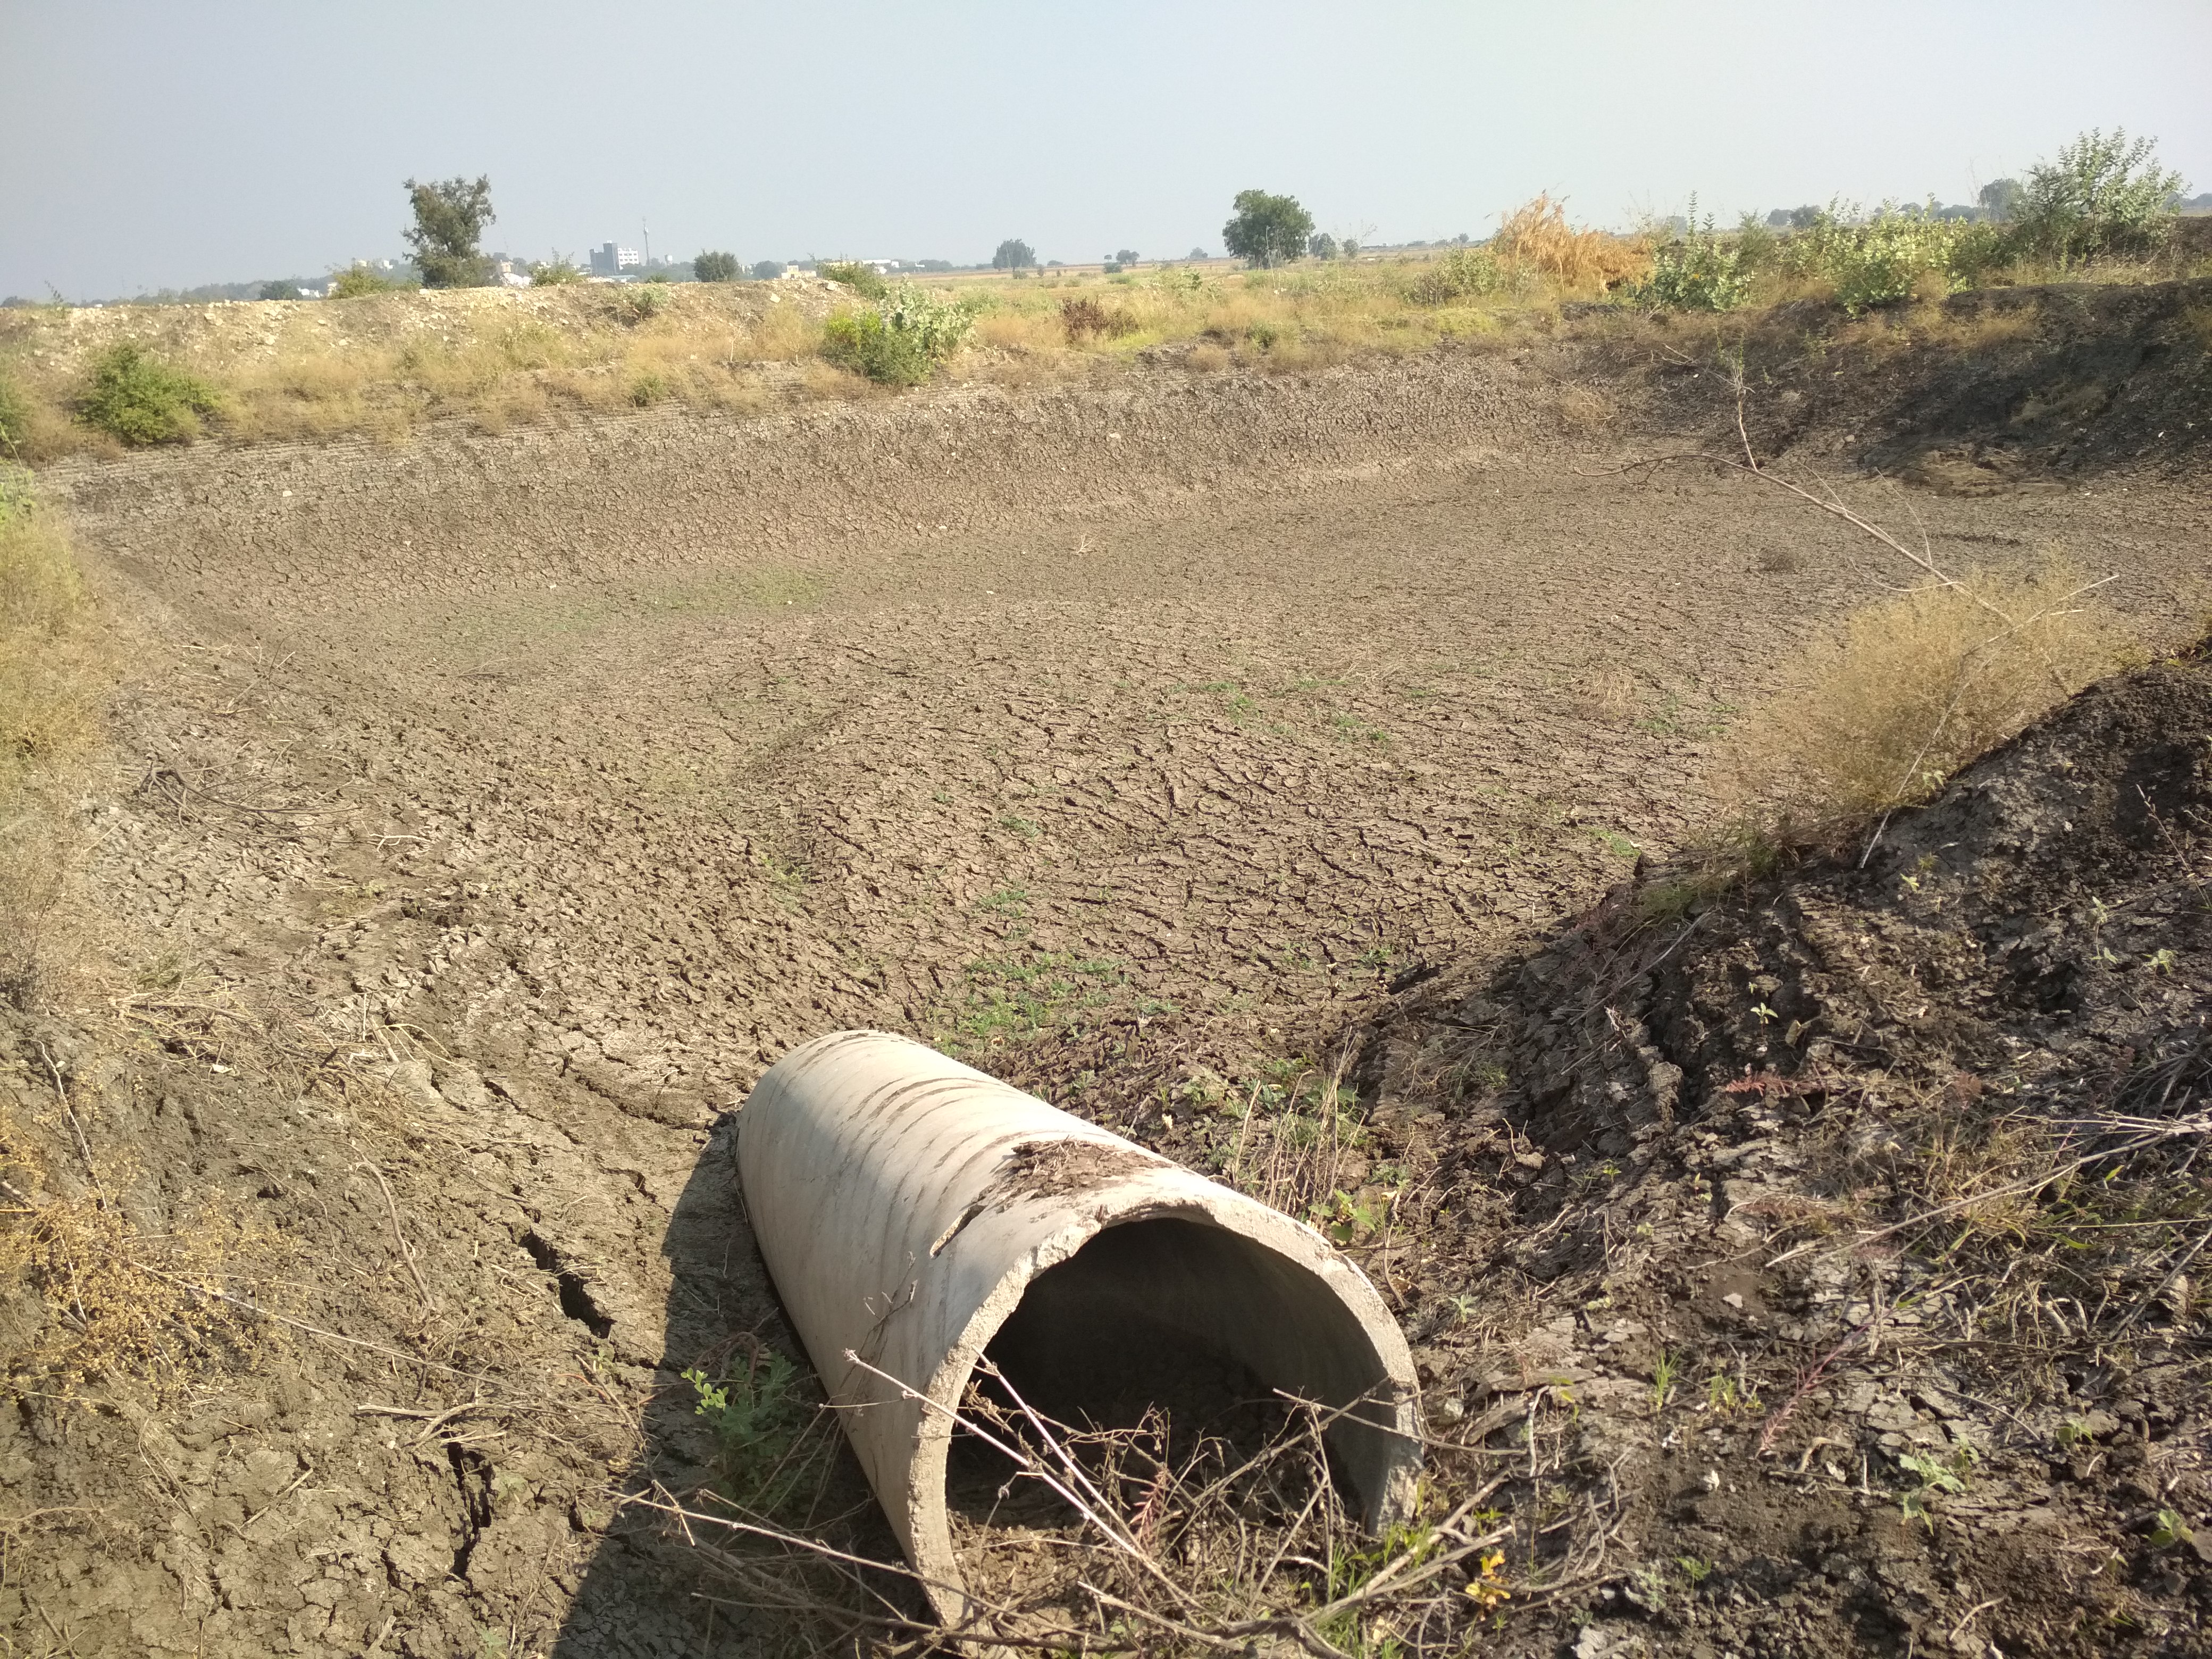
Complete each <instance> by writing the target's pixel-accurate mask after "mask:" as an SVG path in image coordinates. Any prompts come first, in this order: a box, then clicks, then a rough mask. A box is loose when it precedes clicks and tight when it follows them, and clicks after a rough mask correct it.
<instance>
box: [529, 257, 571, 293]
mask: <svg viewBox="0 0 2212 1659" xmlns="http://www.w3.org/2000/svg"><path fill="white" fill-rule="evenodd" d="M526 269H527V270H529V272H530V281H531V283H532V285H533V286H534V287H538V288H566V287H567V286H568V284H569V283H580V282H582V281H583V280H584V273H583V271H582V270H581V269H580V267H579V266H578V265H577V264H576V262H575V261H574V259H571V258H569V257H568V255H567V254H565V253H556V254H555V255H554V256H553V257H552V258H550V259H548V260H546V261H544V263H543V264H534V265H530V266H527V267H526Z"/></svg>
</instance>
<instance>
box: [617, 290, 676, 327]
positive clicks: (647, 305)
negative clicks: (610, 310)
mask: <svg viewBox="0 0 2212 1659" xmlns="http://www.w3.org/2000/svg"><path fill="white" fill-rule="evenodd" d="M667 309H668V288H667V285H666V284H665V283H637V284H636V285H635V287H628V288H624V289H623V291H622V296H621V297H620V298H619V299H617V301H615V316H616V317H617V319H620V320H621V321H623V322H625V323H628V324H629V325H630V326H631V327H633V328H635V326H637V325H638V324H640V323H642V322H646V321H647V320H649V319H652V318H654V317H658V316H659V315H660V313H662V312H664V311H665V310H667Z"/></svg>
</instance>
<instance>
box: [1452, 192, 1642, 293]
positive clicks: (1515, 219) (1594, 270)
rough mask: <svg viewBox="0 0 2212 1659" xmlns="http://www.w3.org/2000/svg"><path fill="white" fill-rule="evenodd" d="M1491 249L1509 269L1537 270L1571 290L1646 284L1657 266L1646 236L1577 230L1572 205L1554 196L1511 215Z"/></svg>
mask: <svg viewBox="0 0 2212 1659" xmlns="http://www.w3.org/2000/svg"><path fill="white" fill-rule="evenodd" d="M1490 247H1491V252H1492V254H1493V255H1494V256H1495V257H1496V258H1497V260H1498V264H1501V265H1503V266H1504V268H1505V269H1507V270H1526V271H1533V272H1534V273H1535V274H1536V275H1538V276H1541V277H1543V278H1544V279H1545V280H1546V281H1547V282H1549V283H1552V284H1553V285H1554V286H1555V287H1558V288H1562V289H1571V290H1583V291H1587V290H1589V289H1595V290H1596V291H1597V292H1598V293H1600V294H1606V293H1609V292H1611V291H1612V290H1613V289H1614V288H1617V287H1619V286H1620V284H1622V283H1635V282H1640V281H1641V280H1642V279H1643V278H1644V276H1645V274H1646V273H1647V272H1649V271H1650V269H1651V255H1650V252H1649V250H1648V249H1647V248H1646V247H1645V246H1644V243H1643V242H1642V241H1641V240H1637V239H1633V238H1626V237H1620V236H1614V235H1612V234H1608V233H1607V232H1605V231H1602V230H1577V229H1576V228H1574V227H1573V226H1571V225H1570V224H1569V223H1568V222H1567V210H1566V204H1565V203H1564V202H1555V201H1553V199H1552V198H1551V197H1550V196H1548V195H1540V196H1538V197H1535V198H1534V200H1532V201H1528V202H1524V203H1522V204H1521V205H1520V206H1519V207H1517V208H1516V209H1514V210H1513V211H1512V212H1510V213H1509V214H1507V215H1506V216H1505V222H1504V223H1503V224H1501V225H1500V226H1499V227H1498V234H1497V235H1496V236H1494V237H1492V239H1491V242H1490Z"/></svg>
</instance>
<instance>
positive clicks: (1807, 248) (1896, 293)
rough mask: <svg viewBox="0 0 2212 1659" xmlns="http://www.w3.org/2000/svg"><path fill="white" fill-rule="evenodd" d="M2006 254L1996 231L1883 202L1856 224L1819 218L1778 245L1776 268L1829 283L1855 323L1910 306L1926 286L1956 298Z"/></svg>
mask: <svg viewBox="0 0 2212 1659" xmlns="http://www.w3.org/2000/svg"><path fill="white" fill-rule="evenodd" d="M2009 253H2010V246H2009V244H2008V240H2007V238H2006V236H2005V234H2004V233H2003V231H2002V230H2001V229H2000V228H1997V227H1996V226H1995V225H1992V224H1990V223H1987V222H1983V221H1978V220H1972V219H1943V218H1938V217H1937V216H1936V209H1935V204H1933V203H1930V204H1929V205H1928V206H1927V207H1925V208H1900V207H1898V206H1897V205H1896V204H1893V203H1889V202H1884V203H1883V204H1881V209H1880V210H1879V211H1877V212H1876V213H1875V216H1873V217H1872V218H1871V219H1869V220H1867V221H1865V222H1863V223H1859V224H1853V223H1850V222H1848V221H1846V220H1845V219H1844V218H1842V217H1841V216H1839V214H1838V212H1836V211H1834V210H1829V211H1823V212H1822V213H1820V215H1819V216H1817V217H1816V218H1815V220H1814V222H1813V223H1812V224H1810V225H1809V226H1808V227H1806V228H1804V229H1802V230H1801V231H1799V232H1798V233H1796V234H1795V235H1793V236H1791V237H1790V240H1789V241H1788V242H1786V243H1784V245H1783V246H1782V249H1781V252H1780V256H1779V263H1780V264H1781V265H1782V266H1783V268H1784V270H1788V271H1790V273H1791V274H1793V275H1796V276H1817V277H1820V278H1823V279H1825V280H1826V281H1827V282H1829V283H1832V284H1833V285H1834V287H1835V290H1836V298H1837V300H1838V301H1840V302H1841V304H1842V305H1843V307H1844V310H1846V311H1848V312H1850V313H1851V314H1852V315H1853V316H1855V317H1856V316H1857V315H1859V314H1860V313H1863V312H1865V311H1868V310H1869V309H1871V308H1873V307H1876V306H1887V305H1895V304H1897V303H1898V302H1899V301H1903V300H1909V299H1911V297H1912V296H1913V295H1915V294H1917V293H1920V292H1922V291H1923V289H1924V288H1926V287H1927V286H1928V285H1929V284H1930V283H1933V284H1936V285H1937V286H1940V287H1941V288H1942V289H1943V291H1944V292H1946V293H1956V292H1957V291H1958V290H1959V289H1962V288H1966V287H1970V286H1972V284H1973V283H1977V282H1978V281H1980V280H1981V279H1982V277H1983V276H1984V275H1986V273H1987V272H1988V271H1989V270H1990V268H1991V267H1992V266H1994V265H1997V264H2002V263H2003V262H2004V261H2005V260H2006V259H2007V258H2008V257H2009Z"/></svg>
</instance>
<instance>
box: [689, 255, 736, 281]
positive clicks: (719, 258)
mask: <svg viewBox="0 0 2212 1659" xmlns="http://www.w3.org/2000/svg"><path fill="white" fill-rule="evenodd" d="M691 274H692V275H693V276H696V277H697V278H698V279H699V280H700V281H701V282H702V283H734V282H736V281H737V280H738V256H737V255H736V254H734V253H713V252H708V253H702V254H700V255H699V256H698V258H695V259H694V260H692V261H691Z"/></svg>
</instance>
